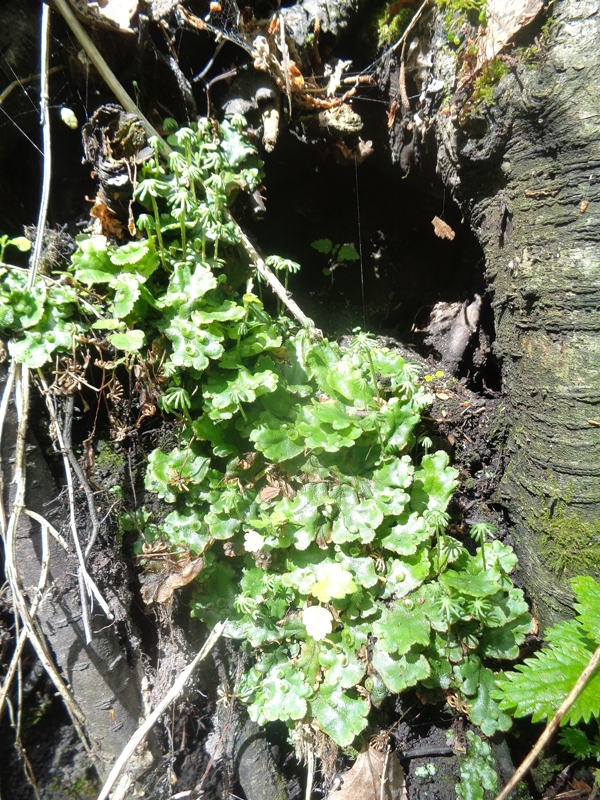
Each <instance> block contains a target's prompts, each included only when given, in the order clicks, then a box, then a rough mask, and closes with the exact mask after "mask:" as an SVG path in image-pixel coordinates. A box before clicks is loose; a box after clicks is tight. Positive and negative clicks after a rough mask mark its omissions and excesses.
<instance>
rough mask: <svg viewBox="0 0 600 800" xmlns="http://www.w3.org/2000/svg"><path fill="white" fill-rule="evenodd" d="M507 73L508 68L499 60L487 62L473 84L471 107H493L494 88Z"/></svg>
mask: <svg viewBox="0 0 600 800" xmlns="http://www.w3.org/2000/svg"><path fill="white" fill-rule="evenodd" d="M509 72H510V70H509V68H508V67H507V66H506V64H505V63H504V62H503V61H502V60H501V59H499V58H494V59H492V60H491V61H488V63H487V64H486V65H485V67H483V69H482V70H481V73H480V74H479V75H478V76H477V78H475V82H474V83H473V94H472V97H471V101H472V103H473V106H477V105H481V104H483V105H486V106H493V105H494V87H495V86H497V85H498V83H499V82H500V79H501V78H502V77H504V75H507V74H508V73H509Z"/></svg>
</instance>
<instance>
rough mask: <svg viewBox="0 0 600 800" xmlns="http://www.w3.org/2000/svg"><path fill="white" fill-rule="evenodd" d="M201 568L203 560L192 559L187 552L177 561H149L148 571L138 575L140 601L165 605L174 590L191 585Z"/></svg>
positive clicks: (147, 603)
mask: <svg viewBox="0 0 600 800" xmlns="http://www.w3.org/2000/svg"><path fill="white" fill-rule="evenodd" d="M203 567H204V558H202V556H200V557H199V558H192V557H191V553H190V552H189V550H188V551H187V552H186V553H184V554H183V555H182V556H180V557H179V559H178V560H172V559H170V558H165V559H164V560H161V561H159V560H150V562H149V568H148V570H147V571H146V572H144V573H142V575H140V583H141V585H142V586H141V594H142V600H143V601H144V603H146V605H150V604H151V603H166V601H167V600H170V599H171V597H173V592H174V591H175V589H180V588H181V587H182V586H187V584H188V583H191V581H193V580H194V578H195V577H196V576H197V575H199V574H200V572H201V571H202V568H203Z"/></svg>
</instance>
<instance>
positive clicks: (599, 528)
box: [532, 500, 600, 576]
mask: <svg viewBox="0 0 600 800" xmlns="http://www.w3.org/2000/svg"><path fill="white" fill-rule="evenodd" d="M532 527H533V529H534V530H537V531H538V535H539V537H540V544H539V547H540V555H541V556H542V558H543V560H544V561H545V563H546V565H547V566H548V567H549V569H551V570H552V572H554V573H555V574H556V575H559V576H562V575H563V574H567V575H583V574H595V575H596V576H597V575H598V574H599V572H600V570H599V565H600V519H595V520H585V519H583V518H582V516H581V515H580V514H578V513H577V512H575V511H573V510H571V509H570V507H569V504H568V503H566V502H565V501H562V500H559V501H558V502H557V503H556V505H555V507H554V509H553V510H550V509H544V510H543V511H542V512H538V513H537V514H536V515H535V519H534V521H533V525H532Z"/></svg>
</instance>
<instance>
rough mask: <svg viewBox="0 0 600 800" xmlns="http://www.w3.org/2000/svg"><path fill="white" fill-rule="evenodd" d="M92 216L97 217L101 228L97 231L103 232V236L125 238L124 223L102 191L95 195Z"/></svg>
mask: <svg viewBox="0 0 600 800" xmlns="http://www.w3.org/2000/svg"><path fill="white" fill-rule="evenodd" d="M90 216H92V217H94V218H95V219H97V220H98V223H99V228H100V230H99V231H95V232H97V233H101V234H102V235H103V236H115V237H116V238H117V239H122V238H123V225H122V224H121V223H120V222H119V220H118V219H117V217H116V216H115V212H114V211H113V210H112V208H110V206H109V205H108V204H107V202H106V200H105V199H104V197H103V196H102V195H101V194H100V193H98V194H97V195H96V197H95V200H94V205H93V206H92V210H91V211H90Z"/></svg>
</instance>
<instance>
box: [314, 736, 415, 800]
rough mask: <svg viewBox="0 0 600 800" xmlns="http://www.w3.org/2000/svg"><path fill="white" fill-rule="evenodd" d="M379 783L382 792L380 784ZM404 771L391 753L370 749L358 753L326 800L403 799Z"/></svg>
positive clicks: (404, 792) (404, 796) (404, 798)
mask: <svg viewBox="0 0 600 800" xmlns="http://www.w3.org/2000/svg"><path fill="white" fill-rule="evenodd" d="M382 780H383V791H382V789H381V784H382ZM407 798H408V794H407V792H406V786H405V783H404V770H403V769H402V765H401V764H400V761H399V760H398V756H397V755H396V754H395V753H382V752H380V751H378V750H374V749H373V748H371V747H370V748H369V749H368V750H364V751H363V752H362V753H360V754H359V756H358V758H357V759H356V761H355V762H354V765H353V766H352V768H351V769H349V770H348V771H347V772H344V774H343V775H342V776H341V779H340V785H339V786H337V787H335V788H334V789H333V790H332V791H331V792H329V794H328V795H327V798H326V800H407Z"/></svg>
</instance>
